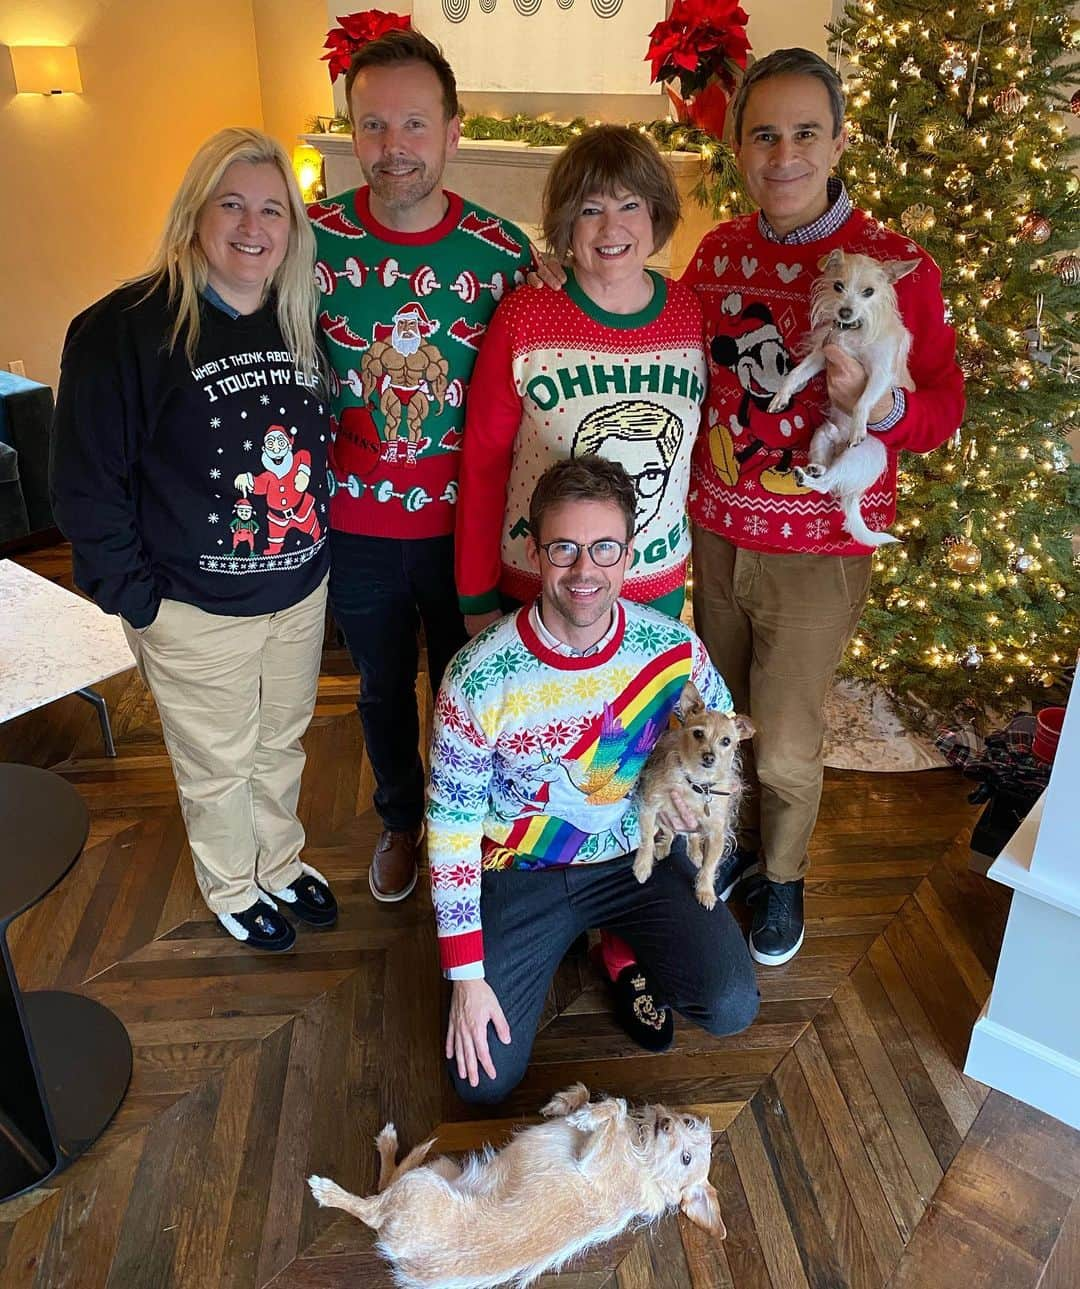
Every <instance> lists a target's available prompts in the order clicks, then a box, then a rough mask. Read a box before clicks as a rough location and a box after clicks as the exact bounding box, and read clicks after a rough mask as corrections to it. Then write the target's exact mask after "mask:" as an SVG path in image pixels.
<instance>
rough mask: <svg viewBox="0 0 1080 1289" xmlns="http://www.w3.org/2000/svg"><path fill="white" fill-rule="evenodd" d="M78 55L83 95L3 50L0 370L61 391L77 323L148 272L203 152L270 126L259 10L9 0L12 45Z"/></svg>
mask: <svg viewBox="0 0 1080 1289" xmlns="http://www.w3.org/2000/svg"><path fill="white" fill-rule="evenodd" d="M12 43H14V44H35V43H40V44H54V43H60V44H69V43H70V44H74V45H76V46H77V48H78V51H79V63H80V67H81V70H82V81H83V90H84V92H83V94H82V95H63V96H62V97H59V98H45V97H44V96H37V95H26V94H22V95H16V94H15V93H14V88H15V87H14V83H13V79H12V74H11V61H10V58H9V56H8V53H7V51H6V49H0V158H3V173H2V175H0V365H3V366H6V365H7V364H8V363H9V362H10V361H11V360H12V359H13V358H22V359H23V360H24V361H25V363H26V371H27V375H30V376H33V377H35V378H37V379H39V380H43V381H46V382H47V383H49V384H55V380H56V374H57V367H58V363H59V355H60V346H61V344H62V342H63V337H64V332H65V330H66V327H67V324H68V322H69V321H70V319H71V318H72V317H73V316H74V315H75V314H76V313H77V312H78V311H79V310H80V309H82V308H83V307H84V306H85V305H87V304H89V303H90V302H91V301H93V300H95V299H96V298H98V297H99V296H101V295H103V294H105V292H107V291H109V290H111V289H112V288H113V287H114V286H116V285H117V283H118V282H120V281H121V280H122V279H123V278H125V277H127V276H129V275H131V274H133V273H136V272H138V271H139V270H140V269H141V268H142V267H143V265H144V264H145V263H146V260H147V257H148V255H149V254H150V252H151V250H152V248H153V246H154V243H155V241H156V239H157V236H158V233H159V231H160V228H161V224H162V220H163V217H164V212H165V209H166V207H167V206H168V203H169V201H170V199H171V197H172V195H173V193H174V191H175V189H176V185H177V182H178V181H179V178H180V175H181V174H182V173H183V170H184V167H185V166H186V164H187V162H188V160H189V159H190V157H191V155H192V153H193V152H194V151H195V149H196V147H197V146H198V145H199V144H200V143H201V142H202V140H203V139H205V138H206V137H207V135H209V134H211V133H213V132H214V131H215V130H218V129H220V128H221V127H222V126H225V125H258V124H260V122H261V119H262V112H261V107H260V102H259V78H258V69H257V66H256V58H255V36H254V26H253V20H252V5H251V0H106V2H105V3H102V2H101V0H52V2H50V3H49V4H45V3H44V0H3V2H2V4H0V44H2V45H8V44H12Z"/></svg>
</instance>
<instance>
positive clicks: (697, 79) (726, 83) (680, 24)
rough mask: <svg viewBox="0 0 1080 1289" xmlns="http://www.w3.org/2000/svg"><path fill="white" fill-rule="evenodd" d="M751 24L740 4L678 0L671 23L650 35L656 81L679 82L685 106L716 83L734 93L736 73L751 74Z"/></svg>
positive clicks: (649, 56)
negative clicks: (748, 59)
mask: <svg viewBox="0 0 1080 1289" xmlns="http://www.w3.org/2000/svg"><path fill="white" fill-rule="evenodd" d="M747 22H748V17H747V14H746V12H745V11H744V10H743V9H742V8H741V6H740V5H739V4H738V3H737V0H675V3H674V4H673V5H672V6H671V14H670V16H669V17H668V19H667V20H666V21H665V22H658V23H657V24H656V26H655V27H654V28H653V29H652V31H651V32H650V34H649V49H648V53H646V55H645V61H646V62H651V63H652V79H653V80H654V81H675V80H677V81H678V82H679V91H680V94H681V96H682V98H683V99H684V100H686V99H690V98H691V97H693V95H695V94H699V93H700V92H701V91H702V90H703V89H705V87H706V85H708V84H709V82H710V81H712V80H714V79H715V80H717V81H719V83H720V85H721V86H722V87H723V88H724V89H725V90H727V91H728V93H731V92H732V91H733V90H734V89H735V75H736V72H737V71H739V70H743V71H745V70H746V56H747V54H748V53H749V52H750V41H749V39H748V37H747V35H746V24H747Z"/></svg>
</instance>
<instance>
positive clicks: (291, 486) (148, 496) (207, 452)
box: [52, 129, 337, 950]
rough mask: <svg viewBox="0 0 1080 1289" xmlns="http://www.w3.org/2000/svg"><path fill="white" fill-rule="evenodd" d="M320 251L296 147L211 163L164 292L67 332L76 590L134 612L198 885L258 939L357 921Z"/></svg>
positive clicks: (182, 223) (247, 148)
mask: <svg viewBox="0 0 1080 1289" xmlns="http://www.w3.org/2000/svg"><path fill="white" fill-rule="evenodd" d="M313 261H314V238H313V235H312V232H311V228H310V225H309V223H308V220H307V217H306V214H305V211H304V205H303V201H302V199H301V197H300V193H299V190H298V189H297V186H296V181H295V179H294V178H293V175H292V172H291V169H290V166H289V161H288V158H287V157H286V155H285V153H284V151H283V150H282V148H281V147H280V146H279V145H278V144H277V143H275V142H274V140H272V139H270V138H269V137H268V136H266V135H265V134H262V133H260V132H259V131H256V130H248V129H229V130H222V131H221V132H220V133H218V134H216V135H214V136H213V138H211V139H209V140H208V141H207V142H206V143H205V144H204V145H203V146H202V148H200V150H199V151H198V153H197V154H196V156H195V158H194V160H193V161H192V162H191V165H190V166H189V167H188V170H187V173H186V174H185V175H184V178H183V180H182V182H181V184H180V189H179V191H178V192H177V194H176V197H175V198H174V200H173V203H172V208H171V210H170V212H169V216H168V220H167V222H166V226H165V231H164V234H163V237H162V241H161V247H160V250H159V251H158V253H157V256H156V258H155V260H154V262H153V264H152V266H151V268H150V270H149V272H148V273H147V274H146V275H145V276H143V277H140V278H138V279H136V280H135V281H132V282H129V283H128V284H126V285H125V286H122V287H121V288H120V289H119V290H117V291H114V292H112V294H110V295H108V296H106V297H105V298H104V299H102V300H99V301H98V302H97V303H96V304H94V305H92V306H91V307H90V308H89V309H87V310H86V311H85V312H84V313H82V314H80V315H79V317H77V318H76V319H75V320H74V322H73V323H72V324H71V327H70V329H69V331H68V336H67V340H66V342H65V345H64V354H63V361H62V367H61V374H60V386H59V390H58V393H57V404H56V421H55V425H54V431H53V460H52V490H53V505H54V508H55V513H56V517H57V521H58V523H59V525H60V527H61V529H62V530H63V532H64V534H65V535H66V536H67V537H68V539H69V540H70V541H71V544H72V550H73V564H74V571H75V581H76V583H77V584H78V586H79V587H81V588H82V589H83V590H84V591H85V592H86V593H87V594H88V595H90V596H92V597H93V599H94V600H95V601H96V602H97V603H98V605H100V607H101V608H102V609H103V610H104V611H105V612H106V613H118V614H119V615H120V616H121V618H122V620H123V624H124V630H125V632H126V634H127V638H128V642H129V644H130V645H131V649H132V652H133V653H134V655H135V659H136V661H137V663H138V666H139V670H140V672H141V673H142V676H143V678H144V679H145V681H146V683H147V684H148V685H149V687H150V689H151V691H152V693H153V695H154V699H155V701H156V703H157V707H158V712H159V713H160V716H161V725H162V731H163V733H164V737H165V744H166V746H167V747H168V750H169V756H170V758H171V760H172V765H173V772H174V774H175V776H176V784H177V789H178V791H179V795H180V804H181V808H182V811H183V816H184V823H185V825H186V827H187V834H188V840H189V842H190V845H191V853H192V857H193V859H194V861H195V875H196V878H197V880H198V883H199V887H200V889H201V891H202V894H203V897H204V898H205V900H206V902H207V904H208V906H209V907H210V909H211V910H212V911H213V912H214V913H215V914H216V915H217V917H218V919H219V920H220V921H221V923H222V924H223V925H224V926H225V928H226V929H227V930H228V931H229V932H230V933H231V934H232V935H234V936H235V937H236V938H237V939H238V940H241V941H243V942H244V943H246V944H249V945H252V946H256V947H259V948H263V949H276V950H280V949H288V948H289V947H290V946H291V945H292V943H293V941H294V939H295V935H296V933H295V931H294V930H293V927H292V924H291V922H290V921H289V920H288V919H287V918H285V917H284V916H283V915H282V909H284V910H287V911H288V912H289V913H290V914H292V915H293V916H294V917H297V918H300V919H301V920H303V921H305V922H307V923H309V924H311V925H314V926H329V925H332V924H333V922H334V921H335V920H336V918H337V905H336V903H335V901H334V897H333V895H332V894H331V892H330V889H329V887H328V885H327V883H326V881H325V879H324V878H323V877H322V875H321V874H320V873H318V872H317V871H316V870H315V869H313V868H311V867H310V866H309V865H307V864H305V863H304V862H303V860H302V859H301V850H302V848H303V845H304V830H303V827H302V826H301V824H300V821H299V819H298V818H297V815H296V804H297V799H298V796H299V792H300V776H301V773H302V771H303V766H304V752H303V748H302V747H301V744H300V738H301V735H302V734H303V733H304V731H305V729H306V728H307V725H308V722H309V721H310V719H311V713H312V710H313V708H314V704H315V694H316V688H317V683H318V675H319V659H320V653H321V648H322V637H323V622H324V612H325V610H324V605H325V599H326V577H327V562H328V550H327V543H326V453H327V444H328V439H329V435H330V429H329V414H328V409H327V402H326V390H325V384H324V380H323V377H322V374H321V373H322V364H321V360H320V356H319V351H318V347H317V341H316V338H315V307H316V300H317V292H316V288H315V283H314V278H313V272H312V270H313Z"/></svg>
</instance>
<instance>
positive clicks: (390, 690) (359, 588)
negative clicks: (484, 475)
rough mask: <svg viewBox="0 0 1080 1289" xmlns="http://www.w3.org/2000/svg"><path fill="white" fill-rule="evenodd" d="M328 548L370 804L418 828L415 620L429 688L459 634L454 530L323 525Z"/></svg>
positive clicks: (401, 824) (434, 686) (397, 822)
mask: <svg viewBox="0 0 1080 1289" xmlns="http://www.w3.org/2000/svg"><path fill="white" fill-rule="evenodd" d="M330 553H331V558H330V604H331V607H332V609H333V612H334V617H335V618H336V619H337V622H338V625H339V626H340V627H341V629H342V631H343V632H344V633H345V641H346V643H347V644H348V646H349V653H350V654H351V655H352V660H353V663H354V664H355V666H356V669H357V671H358V672H359V673H360V681H361V686H360V697H359V699H358V700H357V704H356V705H357V707H358V708H359V709H360V720H361V722H362V723H363V727H364V742H365V744H366V747H367V755H368V757H369V759H370V761H371V768H372V771H373V772H374V775H375V809H376V810H377V811H378V812H379V817H380V818H381V819H382V821H383V825H384V827H386V828H393V829H395V830H401V831H404V830H406V829H411V828H419V826H420V824H421V822H422V820H423V817H424V770H423V766H422V764H421V761H420V747H419V744H420V720H419V715H418V713H417V710H416V670H417V666H418V663H419V656H420V650H419V642H418V639H417V633H418V631H419V627H420V623H421V622H422V623H423V625H424V636H425V639H426V641H427V654H428V675H429V677H430V680H431V692H432V694H436V693H437V692H438V689H439V684H440V682H441V681H442V676H443V672H444V671H445V670H446V665H447V663H448V662H449V661H450V659H451V658H452V657H453V656H454V654H455V653H457V651H458V650H459V649H460V648H461V646H462V645H463V644H464V643H465V640H466V635H465V623H464V620H463V619H462V616H461V612H460V610H459V609H458V602H457V590H456V588H455V585H454V539H453V537H422V538H418V539H416V540H415V541H405V540H403V539H401V538H397V537H364V536H360V535H358V534H356V533H341V532H335V531H331V533H330Z"/></svg>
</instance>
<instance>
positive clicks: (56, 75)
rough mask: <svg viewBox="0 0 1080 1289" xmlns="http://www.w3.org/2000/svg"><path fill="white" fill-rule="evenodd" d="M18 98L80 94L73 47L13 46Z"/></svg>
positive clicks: (77, 62) (77, 63) (79, 80)
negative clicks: (25, 95)
mask: <svg viewBox="0 0 1080 1289" xmlns="http://www.w3.org/2000/svg"><path fill="white" fill-rule="evenodd" d="M10 48H11V65H12V67H13V68H14V69H15V92H16V93H17V94H81V93H82V77H81V76H80V75H79V56H78V54H77V53H76V52H75V46H74V45H12V46H11V47H10Z"/></svg>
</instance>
